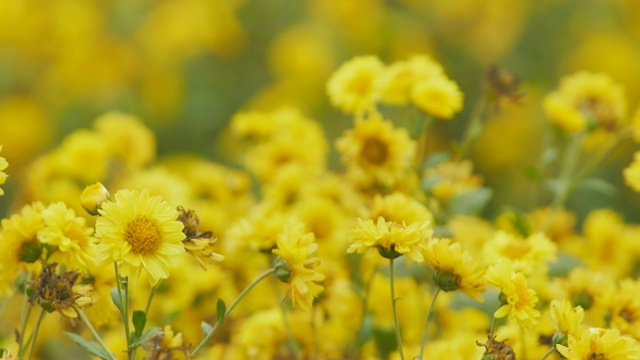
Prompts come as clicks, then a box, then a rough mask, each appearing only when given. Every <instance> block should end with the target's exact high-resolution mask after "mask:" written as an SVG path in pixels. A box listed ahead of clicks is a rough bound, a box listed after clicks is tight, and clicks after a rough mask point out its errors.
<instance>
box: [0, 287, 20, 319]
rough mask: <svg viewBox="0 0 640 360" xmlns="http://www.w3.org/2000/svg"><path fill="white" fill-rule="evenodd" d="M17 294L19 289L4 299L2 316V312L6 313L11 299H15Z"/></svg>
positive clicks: (0, 313) (0, 310)
mask: <svg viewBox="0 0 640 360" xmlns="http://www.w3.org/2000/svg"><path fill="white" fill-rule="evenodd" d="M16 295H18V291H14V292H13V293H12V294H11V295H9V296H7V298H6V299H4V301H3V302H2V305H0V317H1V316H2V314H4V311H5V310H6V309H7V306H9V303H10V302H11V300H13V298H14V297H16Z"/></svg>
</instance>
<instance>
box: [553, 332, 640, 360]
mask: <svg viewBox="0 0 640 360" xmlns="http://www.w3.org/2000/svg"><path fill="white" fill-rule="evenodd" d="M557 349H558V352H559V353H560V354H562V356H564V357H565V358H567V359H569V360H592V359H606V360H628V359H638V357H640V347H639V346H638V342H637V341H636V340H634V339H632V338H630V337H626V336H622V335H620V332H619V331H618V330H616V329H603V328H591V329H585V330H584V331H582V333H581V334H580V336H579V337H578V336H569V346H563V345H557Z"/></svg>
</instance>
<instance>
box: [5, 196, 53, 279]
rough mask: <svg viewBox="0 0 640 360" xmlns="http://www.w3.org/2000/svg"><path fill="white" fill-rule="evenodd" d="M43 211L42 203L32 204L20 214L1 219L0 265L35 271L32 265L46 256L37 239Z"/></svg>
mask: <svg viewBox="0 0 640 360" xmlns="http://www.w3.org/2000/svg"><path fill="white" fill-rule="evenodd" d="M43 210H44V205H42V203H40V202H34V203H32V204H30V205H26V206H24V207H23V208H22V209H21V210H20V213H18V214H13V215H11V216H10V217H9V218H8V219H2V236H1V239H2V241H1V242H0V263H3V264H5V265H9V264H14V265H20V266H26V267H28V268H29V269H31V270H35V269H36V267H34V265H33V264H34V263H36V262H37V261H38V260H42V259H44V258H45V257H46V256H47V255H48V254H47V253H46V252H47V250H46V249H45V248H44V247H43V244H42V243H41V242H40V241H39V239H38V231H39V230H40V229H42V228H43V226H44V221H43V219H42V211H43Z"/></svg>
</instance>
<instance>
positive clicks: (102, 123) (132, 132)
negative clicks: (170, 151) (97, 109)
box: [95, 111, 156, 167]
mask: <svg viewBox="0 0 640 360" xmlns="http://www.w3.org/2000/svg"><path fill="white" fill-rule="evenodd" d="M95 128H96V130H97V131H98V133H99V134H101V135H102V136H103V137H104V139H105V140H106V142H107V144H108V146H109V151H110V153H111V155H112V156H113V157H114V158H116V159H118V160H119V161H121V162H122V163H124V164H126V165H127V166H132V167H138V166H143V165H147V164H149V163H151V162H152V161H153V160H154V159H155V157H156V137H155V135H154V134H153V132H151V130H149V129H148V128H147V127H146V126H144V124H143V123H142V122H141V121H140V120H139V119H138V118H137V117H135V116H133V115H128V114H123V113H119V112H116V111H111V112H108V113H106V114H104V115H102V116H100V117H99V118H97V119H96V121H95Z"/></svg>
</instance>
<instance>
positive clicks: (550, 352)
mask: <svg viewBox="0 0 640 360" xmlns="http://www.w3.org/2000/svg"><path fill="white" fill-rule="evenodd" d="M554 352H556V348H555V346H554V347H552V348H551V349H549V350H547V352H546V353H544V355H542V357H541V358H540V360H544V359H546V358H548V357H549V356H550V355H551V354H553V353H554Z"/></svg>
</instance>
